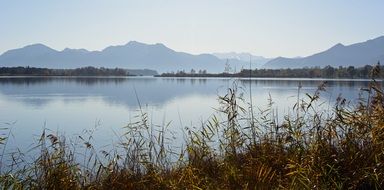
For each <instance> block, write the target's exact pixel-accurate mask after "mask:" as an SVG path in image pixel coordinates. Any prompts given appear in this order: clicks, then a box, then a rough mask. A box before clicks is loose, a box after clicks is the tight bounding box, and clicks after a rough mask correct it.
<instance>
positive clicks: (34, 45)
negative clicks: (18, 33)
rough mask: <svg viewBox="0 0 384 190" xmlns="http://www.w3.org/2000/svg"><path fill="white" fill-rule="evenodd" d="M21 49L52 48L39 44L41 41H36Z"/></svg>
mask: <svg viewBox="0 0 384 190" xmlns="http://www.w3.org/2000/svg"><path fill="white" fill-rule="evenodd" d="M23 49H50V50H54V49H52V48H50V47H48V46H46V45H44V44H41V43H36V44H31V45H27V46H24V47H23Z"/></svg>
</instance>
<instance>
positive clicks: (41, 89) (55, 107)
mask: <svg viewBox="0 0 384 190" xmlns="http://www.w3.org/2000/svg"><path fill="white" fill-rule="evenodd" d="M234 80H235V79H223V78H155V77H119V78H109V77H107V78H106V77H99V78H92V77H90V78H89V77H88V78H87V77H71V78H70V77H49V78H42V77H13V78H7V77H3V78H0V123H1V124H0V125H1V126H0V127H1V128H3V127H7V128H11V130H12V136H11V137H10V139H9V141H8V145H7V149H10V150H11V149H14V148H16V147H18V148H20V149H22V150H28V149H29V148H31V147H33V144H34V143H36V139H37V138H38V137H39V136H40V134H41V132H42V131H43V129H44V128H46V129H48V130H50V131H49V132H52V133H56V132H59V133H60V134H65V136H69V137H77V136H79V135H83V134H84V133H85V130H89V129H96V130H95V131H94V132H93V134H92V136H93V137H94V139H96V141H97V144H98V146H100V147H102V146H104V145H109V144H113V143H115V141H116V139H117V137H118V136H119V134H121V133H122V132H123V129H122V127H123V126H126V125H127V124H128V123H130V122H134V121H136V119H137V118H136V116H138V115H139V114H140V111H139V104H140V105H141V107H142V111H144V112H146V113H148V115H149V117H148V118H149V122H150V123H152V124H153V125H160V126H161V125H165V124H167V123H169V127H170V128H171V129H173V130H174V131H176V132H175V134H176V136H179V137H180V138H181V140H180V139H179V140H180V141H182V133H181V131H182V129H183V128H184V127H192V126H197V127H198V126H200V125H201V124H202V123H203V122H205V121H206V120H208V119H209V118H210V117H211V116H212V115H213V114H217V111H216V110H215V108H219V107H220V105H219V103H218V96H219V95H225V93H226V91H227V88H228V87H230V86H231V85H232V83H233V81H234ZM236 81H237V84H238V87H239V89H240V90H239V91H241V92H243V93H244V99H245V101H246V102H249V89H250V87H251V89H252V97H253V98H252V101H253V104H254V106H255V108H260V109H263V108H265V107H266V105H267V104H268V99H269V97H271V98H272V101H273V102H274V103H275V104H274V106H273V107H274V109H276V110H278V113H279V115H284V114H286V113H289V112H290V111H291V110H292V107H293V105H294V104H295V103H296V101H297V96H298V86H299V85H301V86H302V88H301V90H300V94H299V97H300V98H301V97H304V94H305V93H313V92H315V90H316V89H317V87H318V85H319V84H321V83H322V81H325V80H323V79H316V80H311V79H252V80H249V79H236ZM368 83H369V81H364V80H328V81H327V85H326V89H327V91H326V92H323V93H322V102H325V103H326V104H332V103H333V102H335V100H336V98H337V97H338V96H339V94H341V95H342V96H343V97H345V98H347V99H349V100H356V98H357V97H358V95H359V93H360V89H361V88H364V87H367V85H368ZM329 109H330V107H329ZM1 133H2V134H3V135H4V134H6V133H7V131H1Z"/></svg>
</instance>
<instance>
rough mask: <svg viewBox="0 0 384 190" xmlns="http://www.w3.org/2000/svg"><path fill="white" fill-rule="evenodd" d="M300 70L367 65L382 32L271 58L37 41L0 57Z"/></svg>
mask: <svg viewBox="0 0 384 190" xmlns="http://www.w3.org/2000/svg"><path fill="white" fill-rule="evenodd" d="M250 58H251V59H252V68H259V67H263V68H273V69H275V68H301V67H315V66H319V67H325V66H327V65H330V66H333V67H338V66H355V67H359V66H364V65H367V64H369V65H373V64H376V63H377V62H378V61H381V62H384V36H382V37H378V38H375V39H373V40H368V41H366V42H361V43H356V44H352V45H348V46H344V45H342V44H337V45H335V46H333V47H331V48H330V49H328V50H326V51H323V52H320V53H317V54H314V55H311V56H307V57H298V58H284V57H278V58H275V59H270V58H264V57H262V56H254V55H251V54H249V53H234V52H231V53H214V54H200V55H192V54H189V53H184V52H177V51H174V50H172V49H170V48H168V47H166V46H165V45H163V44H160V43H158V44H144V43H140V42H136V41H131V42H129V43H127V44H125V45H120V46H110V47H107V48H105V49H103V50H102V51H88V50H85V49H69V48H66V49H64V50H62V51H57V50H54V49H52V48H50V47H47V46H45V45H43V44H33V45H28V46H25V47H23V48H20V49H14V50H9V51H7V52H5V53H3V54H2V55H1V56H0V67H3V66H6V67H15V66H31V67H44V68H79V67H85V66H94V67H108V68H113V67H119V68H126V69H152V70H157V71H158V72H159V73H163V72H172V71H174V72H176V71H181V70H184V71H186V72H189V71H190V70H191V69H194V70H196V71H199V70H207V72H212V73H218V72H223V71H224V69H225V68H226V63H229V64H230V66H231V67H232V69H233V71H240V70H241V68H249V60H250Z"/></svg>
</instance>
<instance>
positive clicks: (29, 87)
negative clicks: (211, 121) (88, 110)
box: [0, 77, 369, 107]
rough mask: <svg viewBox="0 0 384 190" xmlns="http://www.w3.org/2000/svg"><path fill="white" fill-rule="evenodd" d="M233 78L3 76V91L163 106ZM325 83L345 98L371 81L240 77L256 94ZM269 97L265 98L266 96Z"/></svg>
mask: <svg viewBox="0 0 384 190" xmlns="http://www.w3.org/2000/svg"><path fill="white" fill-rule="evenodd" d="M230 81H231V80H230V79H225V78H219V79H213V78H153V77H14V78H0V94H1V95H3V96H5V98H7V99H10V100H14V101H18V102H23V103H24V104H26V105H31V106H33V107H42V106H44V105H46V104H47V103H49V102H50V101H54V100H56V99H58V98H61V99H63V100H65V101H66V102H71V101H84V100H85V99H87V98H89V97H99V98H102V99H103V100H104V101H106V102H107V103H109V104H112V105H116V104H117V105H125V106H128V107H132V106H137V104H138V99H137V98H136V94H135V91H136V93H137V94H138V97H139V101H140V102H142V103H145V104H151V105H157V106H162V105H163V104H164V103H165V102H167V101H169V100H172V99H175V98H176V97H181V96H186V95H190V94H205V95H217V94H219V93H220V92H225V89H226V88H227V87H229V86H230V83H231V82H230ZM323 82H326V89H327V91H328V92H330V93H333V94H339V93H341V94H342V95H343V96H344V97H345V98H348V99H354V98H357V94H358V91H359V89H360V88H362V87H367V86H368V84H369V81H361V80H352V81H350V80H349V81H348V80H302V79H291V80H283V79H277V80H276V79H254V80H248V79H240V80H239V82H238V83H239V84H240V85H242V86H243V87H244V88H245V89H247V88H248V87H249V83H251V85H252V88H253V91H255V92H253V93H254V95H255V96H259V95H262V94H263V92H269V93H272V95H274V94H284V93H287V92H288V91H292V92H296V91H297V89H298V86H299V85H300V86H302V90H303V91H304V92H307V91H308V92H310V91H313V90H316V89H317V86H319V85H320V84H322V83H323ZM267 98H268V97H265V99H267Z"/></svg>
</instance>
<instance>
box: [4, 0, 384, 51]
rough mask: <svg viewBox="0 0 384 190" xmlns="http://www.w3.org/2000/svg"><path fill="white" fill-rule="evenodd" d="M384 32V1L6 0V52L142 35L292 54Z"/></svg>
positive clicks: (97, 44) (195, 45) (198, 47)
mask: <svg viewBox="0 0 384 190" xmlns="http://www.w3.org/2000/svg"><path fill="white" fill-rule="evenodd" d="M382 35H384V1H382V0H369V1H363V0H263V1H262V0H191V1H186V0H153V1H149V0H137V1H131V0H65V1H53V0H33V1H31V0H24V1H21V0H9V1H6V0H0V53H3V52H4V51H6V50H8V49H14V48H19V47H22V46H25V45H28V44H32V43H43V44H46V45H48V46H50V47H52V48H54V49H58V50H62V49H64V48H66V47H70V48H86V49H89V50H101V49H103V48H105V47H106V46H109V45H118V44H125V43H127V42H128V41H131V40H136V41H140V42H144V43H164V44H165V45H167V46H168V47H170V48H172V49H174V50H177V51H184V52H189V53H194V54H198V53H212V52H228V51H236V52H250V53H253V54H255V55H263V56H267V57H274V56H288V57H293V56H305V55H310V54H313V53H316V52H319V51H322V50H325V49H327V48H329V47H330V46H332V45H334V44H336V43H339V42H341V43H343V44H346V45H347V44H351V43H355V42H360V41H366V40H368V39H372V38H376V37H378V36H382Z"/></svg>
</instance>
